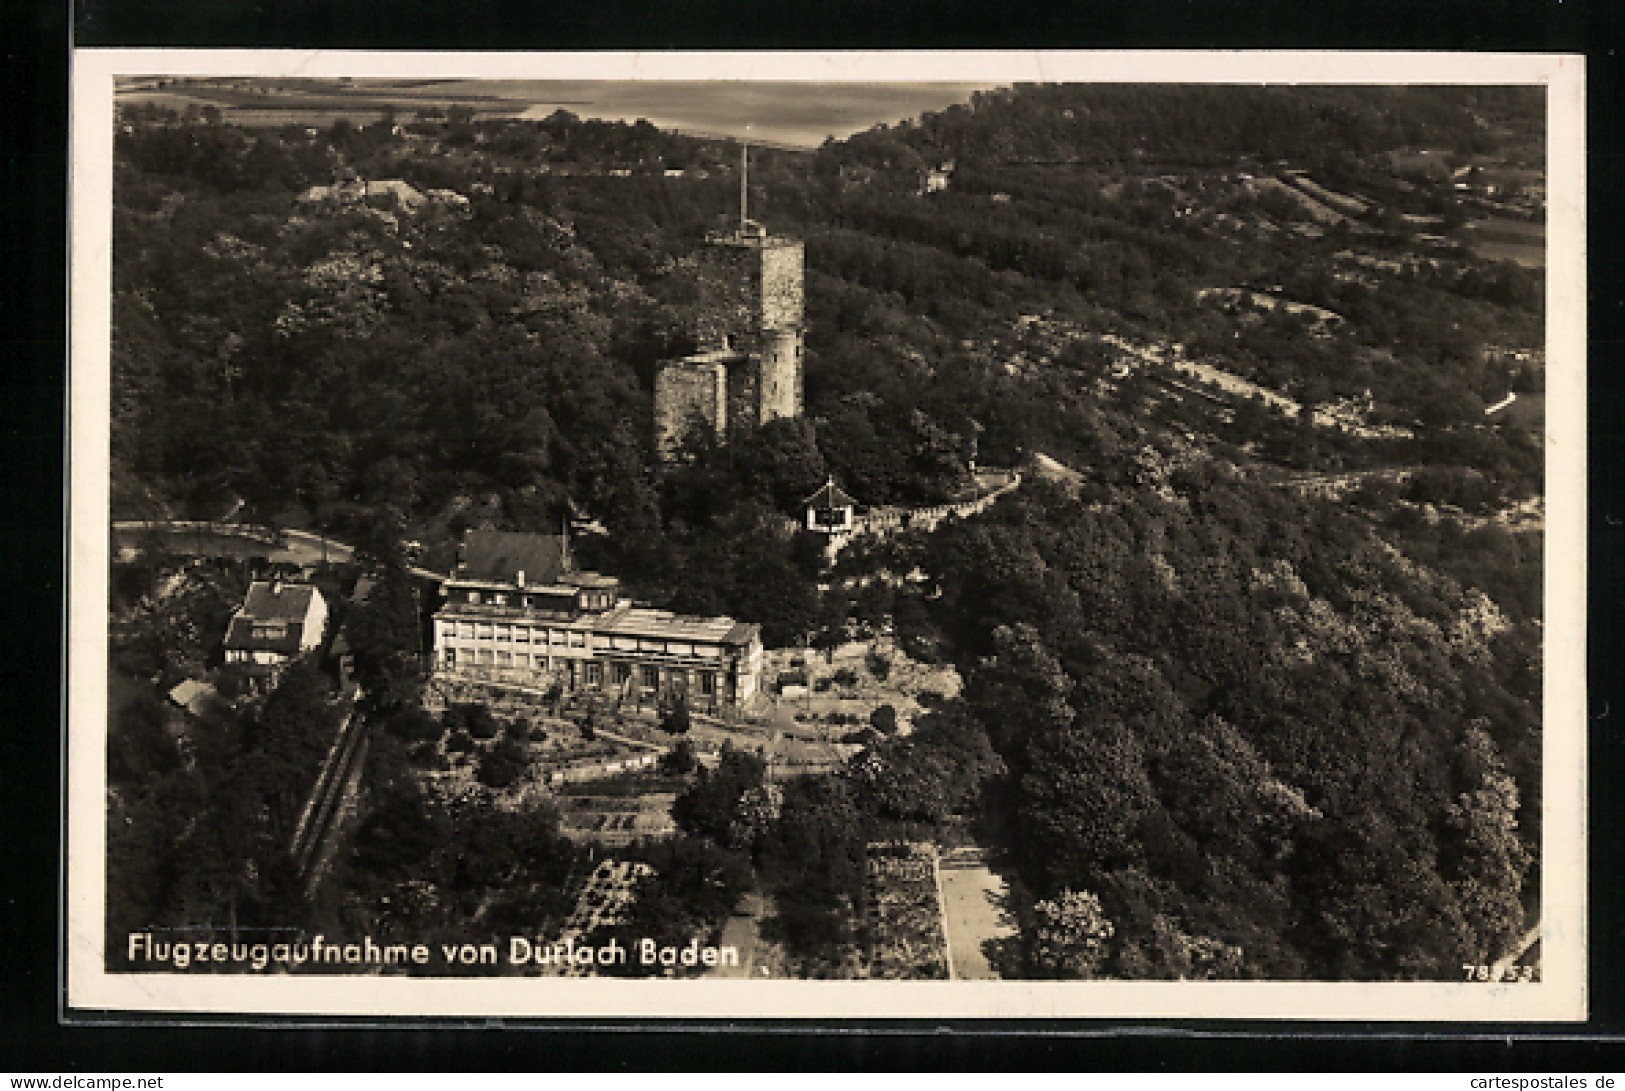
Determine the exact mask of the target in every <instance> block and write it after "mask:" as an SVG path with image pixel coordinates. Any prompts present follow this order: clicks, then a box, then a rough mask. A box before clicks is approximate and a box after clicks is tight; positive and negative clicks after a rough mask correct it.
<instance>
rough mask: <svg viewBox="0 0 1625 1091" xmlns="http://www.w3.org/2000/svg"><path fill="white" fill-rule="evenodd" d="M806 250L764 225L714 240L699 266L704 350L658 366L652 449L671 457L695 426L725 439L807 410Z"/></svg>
mask: <svg viewBox="0 0 1625 1091" xmlns="http://www.w3.org/2000/svg"><path fill="white" fill-rule="evenodd" d="M804 265H805V246H804V244H803V243H802V242H801V240H800V239H790V238H783V237H780V236H775V235H769V234H768V233H767V229H766V228H764V227H762V226H761V225H759V224H754V223H749V222H747V223H745V224H743V225H741V227H740V229H739V230H737V231H733V232H729V233H722V234H715V235H712V236H711V238H710V239H708V240H707V241H706V244H705V246H704V247H703V248H702V249H701V252H700V254H699V258H698V266H697V270H696V280H697V287H698V288H699V292H700V296H701V302H700V304H699V305H698V307H697V308H696V310H695V316H694V321H693V328H692V331H691V332H692V333H693V335H694V339H695V341H696V342H697V344H698V347H699V351H698V352H697V353H695V354H693V355H690V356H685V357H682V358H680V359H676V360H667V361H665V362H664V363H662V364H661V365H660V368H659V371H658V372H657V374H656V376H655V421H654V425H655V447H656V450H658V451H659V453H660V456H661V457H662V458H664V459H670V458H672V457H673V456H674V455H675V454H676V452H677V450H678V449H679V448H680V447H681V445H682V442H683V439H684V437H685V436H686V435H687V434H688V433H689V431H690V429H692V428H694V427H695V426H696V425H699V426H703V427H705V428H707V429H709V430H710V431H711V432H712V434H713V435H714V436H715V437H716V438H717V439H718V440H719V441H725V440H726V439H727V436H728V431H729V429H730V428H735V429H737V428H741V427H759V426H760V425H763V424H766V423H767V422H768V421H771V420H777V419H779V418H781V417H799V416H800V415H801V413H802V385H803V384H802V371H803V355H804V352H805V346H804V344H803V333H804V314H805V270H804Z"/></svg>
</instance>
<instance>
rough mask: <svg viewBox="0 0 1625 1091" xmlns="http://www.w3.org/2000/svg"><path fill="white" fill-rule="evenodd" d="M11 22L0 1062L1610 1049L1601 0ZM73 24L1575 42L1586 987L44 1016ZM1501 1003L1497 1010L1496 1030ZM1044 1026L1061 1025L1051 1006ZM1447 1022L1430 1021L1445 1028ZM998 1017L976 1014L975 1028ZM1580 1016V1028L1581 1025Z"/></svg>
mask: <svg viewBox="0 0 1625 1091" xmlns="http://www.w3.org/2000/svg"><path fill="white" fill-rule="evenodd" d="M6 23H7V25H8V35H7V37H8V41H7V43H6V45H5V46H4V47H3V48H4V52H5V63H4V65H3V67H4V71H5V77H4V78H5V80H6V84H7V87H6V92H7V94H6V102H7V104H8V107H9V108H8V109H7V110H6V111H5V112H4V118H5V120H4V124H5V125H6V127H7V129H8V139H7V142H6V156H5V176H4V183H5V193H6V195H7V197H8V200H7V201H6V202H5V206H6V215H7V217H8V220H10V221H13V222H11V223H8V226H7V228H6V231H5V234H4V236H3V237H4V239H5V244H4V246H3V247H0V254H3V256H4V265H5V282H4V294H3V295H0V300H3V301H4V306H3V308H0V313H4V314H5V316H6V321H5V326H6V333H5V343H4V365H3V368H4V370H3V374H4V375H5V380H6V389H5V397H4V398H0V412H3V414H4V420H3V427H0V444H3V447H0V466H4V469H5V472H4V473H3V474H0V480H3V481H4V487H5V490H6V491H5V495H4V497H3V502H0V535H3V537H0V557H3V558H4V559H5V561H6V574H7V577H8V583H9V588H8V591H9V593H8V594H7V595H6V596H4V597H5V599H6V602H7V606H8V621H9V623H8V624H7V625H6V626H5V630H6V633H7V638H8V648H7V654H5V656H4V657H3V659H0V672H3V679H4V695H5V698H6V706H5V712H4V715H3V716H0V724H3V725H4V726H3V728H0V739H3V740H4V741H3V744H0V745H3V749H0V761H3V762H4V764H5V769H6V771H7V783H8V785H11V786H16V787H21V788H23V789H24V790H23V791H22V792H17V791H15V790H13V791H12V792H9V793H8V796H9V798H8V806H7V808H6V810H7V822H6V828H7V831H8V832H7V834H6V852H5V854H4V860H5V879H4V885H3V887H0V890H3V894H0V898H3V901H4V903H5V909H6V919H5V925H4V932H3V933H0V982H3V987H0V994H3V995H4V998H5V999H4V1012H5V1016H4V1023H3V1028H0V1035H3V1037H0V1067H3V1068H5V1069H7V1070H9V1071H11V1072H17V1073H26V1072H34V1073H39V1074H55V1073H66V1072H71V1071H78V1072H94V1071H110V1070H112V1071H118V1070H122V1071H126V1072H154V1071H166V1070H169V1071H174V1070H192V1069H195V1070H240V1069H283V1070H303V1069H314V1068H343V1069H355V1070H373V1069H408V1070H416V1069H442V1068H460V1069H475V1070H486V1069H531V1070H535V1069H546V1070H552V1071H565V1070H570V1069H602V1068H637V1069H738V1068H771V1069H785V1070H797V1069H799V1070H807V1069H835V1070H839V1069H899V1070H907V1069H936V1068H955V1069H965V1068H969V1069H1026V1068H1046V1069H1051V1068H1083V1069H1118V1070H1143V1069H1165V1070H1210V1069H1243V1070H1245V1069H1260V1068H1264V1069H1329V1070H1363V1069H1393V1068H1400V1069H1442V1070H1454V1071H1468V1070H1474V1071H1476V1070H1486V1071H1495V1070H1521V1071H1524V1072H1530V1073H1536V1072H1543V1071H1546V1072H1565V1071H1567V1072H1575V1073H1577V1074H1584V1073H1585V1071H1586V1070H1588V1069H1589V1070H1591V1071H1592V1072H1596V1071H1616V1072H1617V1071H1620V1070H1621V1069H1622V1068H1625V1064H1622V1061H1625V1051H1621V1050H1620V1049H1618V1048H1616V1046H1615V1045H1614V1044H1611V1043H1605V1042H1603V1041H1601V1040H1600V1039H1599V1036H1601V1037H1602V1038H1606V1037H1617V1036H1621V1035H1625V988H1622V977H1625V975H1622V973H1621V972H1620V969H1619V967H1620V966H1621V965H1625V959H1622V958H1621V957H1620V956H1625V942H1622V940H1625V891H1622V889H1621V880H1620V876H1621V874H1622V873H1625V852H1622V851H1621V848H1620V845H1621V841H1622V839H1625V822H1622V820H1621V813H1620V812H1621V808H1620V807H1619V805H1618V801H1619V800H1620V799H1621V797H1622V795H1625V790H1622V789H1625V761H1622V759H1625V731H1622V730H1620V729H1619V728H1616V727H1615V726H1614V724H1615V722H1616V721H1618V720H1620V719H1621V718H1625V687H1621V685H1620V681H1619V676H1620V673H1621V672H1620V670H1619V669H1618V668H1619V665H1620V664H1621V663H1622V662H1625V656H1622V652H1625V645H1622V639H1621V635H1620V629H1621V626H1620V625H1619V624H1618V623H1617V618H1618V617H1619V616H1620V614H1621V607H1622V605H1625V581H1622V579H1621V575H1622V571H1621V565H1620V564H1619V561H1618V559H1617V558H1618V557H1619V555H1620V552H1621V549H1622V548H1625V495H1622V489H1621V485H1622V473H1621V469H1620V467H1621V458H1620V448H1619V438H1620V431H1621V421H1622V420H1625V413H1622V410H1625V404H1622V398H1625V391H1622V389H1621V383H1620V372H1621V368H1620V366H1619V357H1620V355H1621V351H1622V345H1625V341H1622V336H1621V325H1622V321H1621V320H1622V318H1625V293H1622V290H1621V288H1622V285H1625V281H1622V279H1621V276H1620V260H1621V258H1620V253H1621V247H1620V232H1619V226H1620V223H1619V221H1620V216H1619V208H1618V204H1617V197H1618V194H1619V192H1620V187H1619V178H1620V177H1621V166H1622V164H1621V162H1620V158H1621V155H1620V148H1619V131H1620V128H1621V120H1622V119H1621V115H1620V84H1621V81H1620V78H1619V67H1618V61H1617V58H1616V57H1615V53H1614V51H1615V48H1616V47H1617V45H1618V29H1619V14H1618V6H1617V5H1616V4H1615V3H1614V2H1613V0H1586V2H1580V0H1547V2H1522V0H1443V2H1434V3H1428V2H1420V0H1418V2H1411V3H1402V2H1398V0H1378V2H1373V0H1363V2H1362V0H1335V2H1330V0H1320V2H1317V3H1314V4H1304V3H1301V2H1256V0H1253V2H1243V0H1230V2H1225V3H1208V4H1198V3H1189V2H1184V3H1182V2H1176V0H1153V2H1139V3H1123V2H1121V0H1119V2H1116V3H1112V4H1110V5H1105V4H1096V3H1055V2H1041V3H1038V4H1033V5H1027V6H1022V7H1019V8H1018V7H1014V6H1011V5H1006V4H998V3H992V2H988V0H929V2H928V0H779V2H775V3H771V4H762V3H759V2H756V0H688V2H685V3H682V4H675V3H667V4H658V5H657V4H653V3H638V2H634V0H595V2H593V3H579V2H573V3H568V4H540V3H535V2H529V3H523V4H513V3H503V2H494V3H487V4H482V5H470V4H467V3H453V2H451V0H402V2H398V3H387V2H382V0H368V2H362V0H260V2H259V3H258V4H253V3H248V2H225V0H85V2H82V3H81V4H80V5H79V7H78V9H77V11H76V12H70V10H69V9H68V6H67V5H65V4H63V3H61V2H60V0H55V2H51V0H17V2H15V3H12V4H8V5H7V8H6ZM70 41H74V42H77V44H79V45H92V46H99V45H128V46H158V45H166V46H193V47H214V46H264V47H272V46H299V47H324V48H333V49H341V48H343V49H349V48H369V49H428V48H458V49H504V50H512V49H632V48H637V49H698V48H705V49H775V48H801V49H833V48H900V47H910V48H1006V49H1018V48H1046V49H1059V48H1215V47H1216V48H1296V49H1325V48H1342V49H1348V48H1354V49H1409V50H1415V49H1469V50H1478V49H1486V50H1500V51H1519V52H1523V51H1528V52H1548V51H1554V52H1584V53H1586V54H1587V55H1588V78H1587V84H1588V88H1587V96H1588V103H1587V109H1588V139H1589V148H1590V164H1591V166H1590V179H1589V201H1590V209H1589V228H1588V230H1589V240H1588V248H1589V256H1590V266H1591V270H1590V273H1591V301H1590V324H1591V331H1590V334H1591V364H1590V380H1589V381H1590V463H1591V490H1592V491H1591V504H1590V511H1591V526H1590V530H1589V544H1590V561H1591V572H1590V580H1591V583H1590V592H1589V595H1590V601H1591V604H1592V620H1591V631H1590V664H1591V677H1592V682H1591V695H1590V696H1591V700H1590V705H1591V716H1592V734H1591V740H1590V800H1591V828H1590V837H1591V843H1590V848H1591V858H1592V869H1591V893H1590V900H1591V918H1592V920H1591V937H1590V957H1591V971H1590V978H1591V987H1592V1012H1593V1015H1592V1019H1591V1021H1590V1023H1589V1024H1587V1025H1585V1026H1584V1027H1561V1028H1559V1027H1551V1028H1527V1027H1524V1028H1472V1033H1471V1036H1467V1035H1466V1034H1465V1033H1463V1032H1464V1031H1465V1030H1466V1028H1457V1032H1456V1033H1455V1034H1451V1033H1449V1028H1448V1027H1447V1026H1446V1027H1440V1026H1434V1027H1426V1028H1406V1027H1403V1026H1374V1025H1372V1026H1357V1025H1346V1024H1345V1025H1332V1026H1319V1025H1311V1024H1296V1025H1294V1024H1284V1025H1283V1024H1274V1025H1225V1024H1208V1025H1205V1026H1202V1027H1201V1028H1199V1029H1200V1031H1201V1034H1200V1035H1197V1034H1193V1033H1192V1031H1193V1030H1194V1029H1198V1028H1191V1027H1185V1028H1181V1027H1175V1026H1168V1025H1164V1026H1150V1025H1144V1024H1142V1025H1138V1026H1129V1027H1112V1026H1110V1025H1103V1024H1078V1025H1072V1026H1068V1027H1065V1028H1055V1027H1045V1028H1041V1029H1040V1028H1016V1027H1011V1026H1009V1025H1008V1024H1000V1025H988V1024H984V1025H982V1026H981V1027H976V1026H974V1025H965V1024H958V1025H955V1026H954V1027H951V1028H950V1027H949V1026H947V1025H943V1026H937V1025H930V1026H919V1025H914V1026H891V1027H883V1026H875V1025H870V1026H867V1027H865V1028H862V1030H861V1031H859V1032H856V1033H853V1032H852V1031H854V1030H856V1029H857V1028H850V1027H846V1028H832V1029H823V1030H820V1029H818V1028H812V1027H771V1028H770V1027H762V1026H756V1027H743V1026H742V1027H730V1028H723V1027H713V1028H709V1030H708V1031H705V1032H695V1031H694V1029H693V1028H684V1027H668V1028H661V1029H644V1030H621V1031H617V1032H609V1031H606V1030H598V1029H588V1028H582V1027H576V1028H571V1029H570V1030H568V1031H565V1032H557V1031H549V1032H528V1031H519V1032H508V1033H493V1032H492V1031H490V1030H488V1029H473V1028H455V1029H454V1028H447V1029H444V1030H440V1031H437V1032H434V1033H424V1032H422V1031H421V1030H415V1029H410V1030H409V1029H380V1028H371V1029H366V1030H362V1031H359V1032H357V1031H353V1030H342V1029H339V1028H337V1027H329V1028H326V1029H308V1028H307V1029H301V1030H296V1031H295V1030H288V1029H275V1030H271V1029H244V1028H242V1027H228V1026H216V1027H192V1028H179V1027H168V1028H161V1029H154V1028H152V1027H143V1028H117V1027H84V1026H78V1027H69V1026H64V1025H62V1024H61V1023H60V1022H59V1005H60V998H61V994H60V991H59V960H58V950H59V942H58V941H59V932H58V921H59V905H60V901H59V877H60V868H59V848H60V844H61V842H60V830H61V827H60V822H61V793H60V788H59V784H60V780H59V777H60V735H59V729H60V712H61V709H60V688H61V682H60V678H61V673H60V672H61V655H60V652H59V650H58V649H59V648H60V638H61V633H62V625H61V612H62V602H63V598H62V596H63V590H64V579H63V576H64V564H63V545H64V542H63V535H62V529H61V528H62V507H61V503H60V499H61V496H62V482H63V475H64V471H65V468H66V463H65V455H64V437H65V424H66V418H65V413H64V408H63V407H64V405H65V398H66V387H65V375H66V371H65V367H66V344H65V330H66V322H65V315H66V272H67V271H66V258H65V252H66V251H65V247H66V225H67V215H66V184H65V183H66V148H67V143H66V132H67V81H68V49H69V45H70ZM1496 1029H1500V1030H1502V1032H1501V1033H1499V1034H1497V1033H1495V1031H1496ZM1057 1031H1059V1033H1057ZM1441 1031H1443V1032H1446V1033H1444V1034H1442V1035H1441V1034H1440V1032H1441ZM989 1032H991V1033H989ZM1576 1032H1578V1033H1579V1034H1580V1035H1581V1036H1583V1037H1582V1038H1580V1039H1577V1038H1576V1037H1575V1035H1576Z"/></svg>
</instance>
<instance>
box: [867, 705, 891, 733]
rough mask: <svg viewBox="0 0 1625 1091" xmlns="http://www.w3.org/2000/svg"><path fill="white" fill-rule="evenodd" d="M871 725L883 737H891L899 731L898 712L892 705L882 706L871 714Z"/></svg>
mask: <svg viewBox="0 0 1625 1091" xmlns="http://www.w3.org/2000/svg"><path fill="white" fill-rule="evenodd" d="M869 723H870V724H872V725H873V726H874V729H875V730H876V731H878V732H880V733H881V734H882V735H890V734H893V733H894V732H896V730H897V710H896V709H895V708H893V707H892V706H891V705H881V706H880V707H879V708H877V709H875V710H874V711H873V712H871V713H870V714H869Z"/></svg>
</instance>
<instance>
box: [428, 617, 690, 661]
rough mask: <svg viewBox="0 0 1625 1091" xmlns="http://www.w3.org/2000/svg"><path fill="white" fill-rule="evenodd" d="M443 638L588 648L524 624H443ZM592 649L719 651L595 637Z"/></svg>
mask: <svg viewBox="0 0 1625 1091" xmlns="http://www.w3.org/2000/svg"><path fill="white" fill-rule="evenodd" d="M442 626H443V628H442V630H441V632H442V635H443V636H444V637H455V638H457V639H459V640H480V641H485V640H489V641H493V642H495V643H498V644H536V645H548V646H551V647H554V648H585V647H588V646H589V645H588V641H587V634H586V633H584V632H581V631H580V630H578V629H532V628H530V627H529V626H525V625H503V624H497V623H492V622H474V621H459V622H450V621H448V622H443V623H442ZM590 646H591V647H594V648H614V649H616V650H618V651H627V652H631V651H640V652H655V653H658V654H665V655H690V656H698V657H700V658H704V659H717V658H720V657H721V655H722V650H721V649H720V648H718V647H717V646H715V645H707V644H691V643H688V642H687V641H670V640H653V639H649V638H647V637H645V638H638V637H629V636H600V635H596V634H595V635H594V637H593V639H592V643H591V645H590Z"/></svg>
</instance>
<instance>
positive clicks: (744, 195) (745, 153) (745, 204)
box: [739, 125, 750, 235]
mask: <svg viewBox="0 0 1625 1091" xmlns="http://www.w3.org/2000/svg"><path fill="white" fill-rule="evenodd" d="M745 131H746V132H747V133H748V132H749V131H750V126H749V125H747V126H745ZM749 206H750V138H749V137H746V138H745V142H744V145H743V146H742V147H741V148H740V149H739V233H740V234H741V235H743V234H744V233H745V225H746V223H747V222H748V219H749V217H748V216H747V215H746V210H747V208H749Z"/></svg>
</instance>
